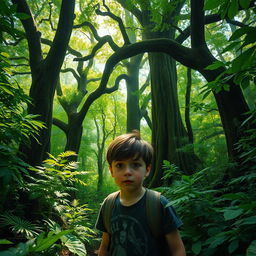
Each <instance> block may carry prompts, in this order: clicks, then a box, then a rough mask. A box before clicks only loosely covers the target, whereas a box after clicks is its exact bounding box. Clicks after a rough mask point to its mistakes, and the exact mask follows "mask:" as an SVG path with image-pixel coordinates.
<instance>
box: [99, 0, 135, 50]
mask: <svg viewBox="0 0 256 256" xmlns="http://www.w3.org/2000/svg"><path fill="white" fill-rule="evenodd" d="M103 6H104V7H105V8H106V10H107V11H106V12H102V11H101V10H100V6H98V9H97V10H96V11H95V12H96V14H97V15H100V16H108V17H110V18H112V19H113V20H115V21H116V22H117V23H118V25H119V28H120V31H121V33H122V36H123V39H124V45H128V44H130V43H131V42H130V40H129V37H128V35H127V33H126V30H125V26H124V23H123V21H122V19H121V18H120V17H118V16H116V15H115V14H113V13H112V12H111V11H110V9H109V7H108V6H107V5H106V4H105V1H104V0H103Z"/></svg>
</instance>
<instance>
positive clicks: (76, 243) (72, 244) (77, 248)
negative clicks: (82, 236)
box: [61, 234, 87, 256]
mask: <svg viewBox="0 0 256 256" xmlns="http://www.w3.org/2000/svg"><path fill="white" fill-rule="evenodd" d="M61 240H62V242H63V243H64V245H65V246H67V247H68V249H69V250H70V251H71V252H73V253H74V254H75V255H78V256H85V255H87V252H86V249H85V246H84V244H83V243H82V242H81V241H80V240H79V239H78V238H77V237H76V236H74V235H70V234H69V235H66V236H63V237H62V238H61Z"/></svg>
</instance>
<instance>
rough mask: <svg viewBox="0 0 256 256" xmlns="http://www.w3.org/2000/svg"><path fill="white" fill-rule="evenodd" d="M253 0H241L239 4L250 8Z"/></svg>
mask: <svg viewBox="0 0 256 256" xmlns="http://www.w3.org/2000/svg"><path fill="white" fill-rule="evenodd" d="M250 2H251V0H239V4H240V5H241V6H242V8H244V9H248V7H249V6H250Z"/></svg>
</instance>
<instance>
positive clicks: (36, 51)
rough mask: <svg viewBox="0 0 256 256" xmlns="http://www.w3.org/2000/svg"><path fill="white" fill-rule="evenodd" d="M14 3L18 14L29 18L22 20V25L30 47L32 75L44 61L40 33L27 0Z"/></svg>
mask: <svg viewBox="0 0 256 256" xmlns="http://www.w3.org/2000/svg"><path fill="white" fill-rule="evenodd" d="M12 3H13V4H15V5H17V12H21V13H25V14H27V15H28V16H29V18H28V19H21V23H22V25H23V27H24V29H25V32H26V37H27V41H28V46H29V56H30V58H29V61H30V67H31V71H32V73H33V72H34V71H35V70H36V68H37V65H38V64H39V63H40V62H41V60H42V59H43V56H42V49H41V43H40V35H41V34H40V32H39V31H38V30H37V27H36V23H35V21H34V19H33V16H32V14H31V12H30V9H29V6H28V4H27V2H26V0H12Z"/></svg>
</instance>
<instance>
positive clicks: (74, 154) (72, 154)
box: [58, 151, 77, 158]
mask: <svg viewBox="0 0 256 256" xmlns="http://www.w3.org/2000/svg"><path fill="white" fill-rule="evenodd" d="M70 156H77V154H76V152H74V151H65V152H62V153H60V154H59V155H58V157H60V158H66V157H70Z"/></svg>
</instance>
